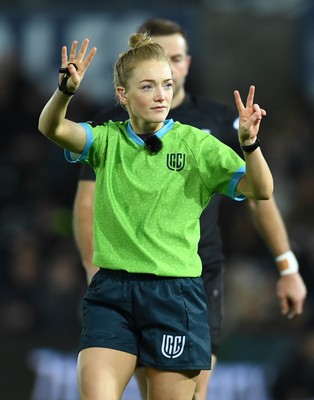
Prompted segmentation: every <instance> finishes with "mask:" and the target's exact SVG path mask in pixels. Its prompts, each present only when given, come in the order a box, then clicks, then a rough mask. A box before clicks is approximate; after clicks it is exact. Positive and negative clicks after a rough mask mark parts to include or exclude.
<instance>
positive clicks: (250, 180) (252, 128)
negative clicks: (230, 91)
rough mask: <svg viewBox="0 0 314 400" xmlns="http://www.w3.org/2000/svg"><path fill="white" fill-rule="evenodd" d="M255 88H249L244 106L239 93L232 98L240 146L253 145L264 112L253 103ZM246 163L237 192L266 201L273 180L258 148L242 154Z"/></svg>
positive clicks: (235, 92)
mask: <svg viewBox="0 0 314 400" xmlns="http://www.w3.org/2000/svg"><path fill="white" fill-rule="evenodd" d="M254 93H255V87H254V86H251V87H250V90H249V94H248V96H247V100H246V104H245V106H244V105H243V103H242V100H241V97H240V93H239V92H238V91H237V90H235V91H234V98H235V102H236V106H237V109H238V112H239V131H238V136H239V142H240V144H241V146H249V145H252V144H253V143H255V141H256V139H257V134H258V131H259V126H260V123H261V120H262V117H263V116H264V115H266V111H265V110H263V109H261V108H260V107H259V106H258V105H257V104H254V103H253V100H254ZM244 159H245V161H246V173H245V174H244V176H243V177H242V178H241V179H240V181H239V183H238V185H237V191H238V192H239V193H242V194H243V195H245V196H246V197H248V198H252V199H256V200H267V199H269V198H270V197H271V195H272V191H273V178H272V174H271V172H270V170H269V167H268V165H267V163H266V161H265V159H264V156H263V154H262V152H261V149H260V148H259V147H258V148H256V149H255V150H254V151H253V152H250V153H246V152H244Z"/></svg>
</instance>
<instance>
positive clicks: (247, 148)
mask: <svg viewBox="0 0 314 400" xmlns="http://www.w3.org/2000/svg"><path fill="white" fill-rule="evenodd" d="M240 147H241V149H242V151H244V152H245V153H252V151H254V150H256V149H257V148H258V147H260V142H259V140H258V138H256V140H255V142H254V143H253V144H250V145H249V146H242V145H240Z"/></svg>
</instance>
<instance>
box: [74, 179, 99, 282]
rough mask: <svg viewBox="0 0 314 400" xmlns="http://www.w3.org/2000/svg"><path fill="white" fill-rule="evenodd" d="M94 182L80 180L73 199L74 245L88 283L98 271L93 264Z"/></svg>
mask: <svg viewBox="0 0 314 400" xmlns="http://www.w3.org/2000/svg"><path fill="white" fill-rule="evenodd" d="M94 191H95V182H94V181H91V180H90V181H89V180H80V181H79V182H78V186H77V191H76V194H75V200H74V209H73V228H74V237H75V241H76V245H77V247H78V249H79V252H80V255H81V259H82V263H83V266H84V268H85V271H86V276H87V282H88V284H89V283H90V281H91V280H92V277H93V276H94V275H95V273H96V272H97V271H98V269H99V268H98V267H96V266H95V265H93V262H92V259H93V252H94V243H93V218H94Z"/></svg>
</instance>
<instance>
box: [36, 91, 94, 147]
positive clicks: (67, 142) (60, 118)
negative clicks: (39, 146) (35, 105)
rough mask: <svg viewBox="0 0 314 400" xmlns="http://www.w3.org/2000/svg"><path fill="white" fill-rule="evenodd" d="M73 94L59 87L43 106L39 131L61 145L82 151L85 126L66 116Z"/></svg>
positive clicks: (84, 140)
mask: <svg viewBox="0 0 314 400" xmlns="http://www.w3.org/2000/svg"><path fill="white" fill-rule="evenodd" d="M71 98H72V96H67V95H65V94H64V93H62V92H61V91H60V90H59V89H57V90H56V91H55V92H54V94H53V95H52V97H51V98H50V100H49V101H48V103H47V104H46V105H45V107H44V108H43V110H42V112H41V114H40V116H39V121H38V129H39V131H40V132H41V133H42V134H43V135H45V136H46V137H47V138H48V139H50V140H51V141H53V142H54V143H56V144H58V145H59V146H61V147H63V148H65V149H68V150H70V151H73V152H74V153H81V152H82V151H83V149H84V146H85V143H86V133H85V130H84V128H83V127H82V126H81V125H79V124H77V123H76V122H73V121H70V120H68V119H66V118H65V116H66V112H67V109H68V105H69V103H70V99H71Z"/></svg>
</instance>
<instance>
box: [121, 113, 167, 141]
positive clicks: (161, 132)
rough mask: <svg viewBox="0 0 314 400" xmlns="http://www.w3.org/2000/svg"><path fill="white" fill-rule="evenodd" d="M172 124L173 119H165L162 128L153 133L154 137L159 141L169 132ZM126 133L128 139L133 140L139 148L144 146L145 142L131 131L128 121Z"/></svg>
mask: <svg viewBox="0 0 314 400" xmlns="http://www.w3.org/2000/svg"><path fill="white" fill-rule="evenodd" d="M173 124H174V121H173V119H166V120H165V121H164V126H163V127H162V128H161V129H159V131H157V132H155V133H154V135H156V136H157V137H158V138H159V139H161V138H162V137H163V136H164V135H165V134H166V133H167V132H169V131H170V129H171V128H172V126H173ZM126 132H127V134H128V136H129V138H130V139H132V140H133V142H135V143H136V144H138V145H139V146H144V145H145V142H144V141H143V140H142V139H141V138H140V137H139V136H137V134H136V133H135V132H134V131H133V128H132V126H131V124H130V121H128V124H127V127H126Z"/></svg>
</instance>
